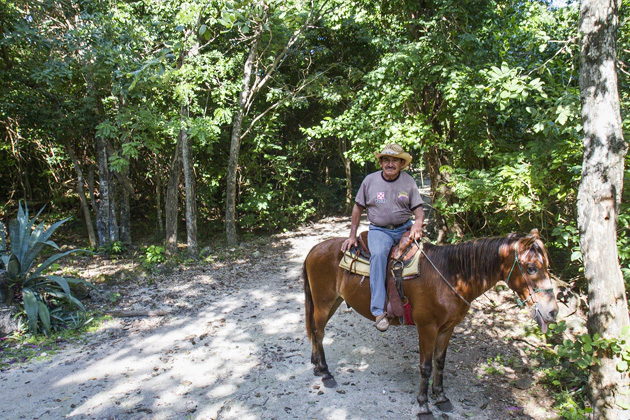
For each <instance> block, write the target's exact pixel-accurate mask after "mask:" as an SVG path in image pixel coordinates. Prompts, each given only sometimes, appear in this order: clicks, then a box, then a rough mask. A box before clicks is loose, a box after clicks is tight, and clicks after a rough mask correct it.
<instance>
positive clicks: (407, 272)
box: [339, 250, 421, 278]
mask: <svg viewBox="0 0 630 420" xmlns="http://www.w3.org/2000/svg"><path fill="white" fill-rule="evenodd" d="M353 251H354V252H353ZM420 254H421V253H420V252H416V254H415V255H414V256H413V258H411V259H410V260H409V261H404V262H403V263H402V264H403V270H402V277H403V278H408V277H415V276H417V275H418V262H419V261H420ZM339 267H341V268H343V269H344V270H348V271H350V272H351V273H354V274H358V275H360V276H367V277H369V276H370V260H369V259H367V258H366V257H364V256H363V255H361V254H358V253H356V250H351V251H350V250H348V251H346V252H344V254H343V257H342V258H341V261H339Z"/></svg>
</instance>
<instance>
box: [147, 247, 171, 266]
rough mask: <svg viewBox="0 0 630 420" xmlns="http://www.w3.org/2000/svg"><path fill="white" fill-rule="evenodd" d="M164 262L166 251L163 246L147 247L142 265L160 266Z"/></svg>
mask: <svg viewBox="0 0 630 420" xmlns="http://www.w3.org/2000/svg"><path fill="white" fill-rule="evenodd" d="M164 261H166V250H165V249H164V247H163V246H159V245H150V246H148V247H147V249H146V251H145V253H144V258H143V263H144V265H145V266H147V267H150V266H153V265H155V264H160V263H163V262H164Z"/></svg>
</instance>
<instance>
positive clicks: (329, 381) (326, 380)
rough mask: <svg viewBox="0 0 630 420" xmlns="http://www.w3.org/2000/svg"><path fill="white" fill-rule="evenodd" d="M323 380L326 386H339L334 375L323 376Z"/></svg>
mask: <svg viewBox="0 0 630 420" xmlns="http://www.w3.org/2000/svg"><path fill="white" fill-rule="evenodd" d="M322 382H323V383H324V386H325V387H326V388H336V387H337V381H335V378H333V377H332V376H331V377H330V378H322Z"/></svg>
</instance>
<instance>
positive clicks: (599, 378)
mask: <svg viewBox="0 0 630 420" xmlns="http://www.w3.org/2000/svg"><path fill="white" fill-rule="evenodd" d="M620 3H621V2H620V1H619V0H599V1H594V0H584V1H583V2H582V4H581V8H580V22H579V32H580V34H582V39H581V51H580V96H581V102H582V124H583V126H584V138H583V141H582V142H583V146H584V159H583V166H582V180H581V183H580V187H579V191H578V227H579V230H580V247H581V249H582V256H583V260H584V276H585V277H586V280H587V281H588V303H589V312H588V320H587V327H588V332H589V334H591V335H593V334H599V335H600V336H601V337H604V338H613V337H619V336H620V334H621V330H622V328H623V327H624V326H626V325H628V323H629V320H628V306H627V302H626V293H625V285H624V282H623V276H622V274H621V270H620V267H619V259H618V254H617V233H616V230H617V217H618V214H619V204H620V203H621V198H622V188H623V171H624V160H625V156H626V152H627V145H626V142H625V141H624V139H623V132H622V126H621V114H620V110H619V93H618V86H617V73H616V67H615V63H616V46H615V38H616V36H617V28H618V25H619V7H620ZM600 356H601V357H600V359H599V360H600V361H601V364H595V365H594V366H592V367H591V369H590V376H589V384H588V386H589V395H590V401H591V405H592V407H593V418H595V419H621V418H627V412H624V410H623V409H622V408H621V407H619V405H618V404H619V403H622V405H627V404H628V375H627V374H625V373H624V374H622V373H620V372H618V371H617V369H616V365H617V363H618V362H619V358H618V357H616V356H615V355H614V354H612V353H611V352H610V351H606V352H604V354H602V355H600Z"/></svg>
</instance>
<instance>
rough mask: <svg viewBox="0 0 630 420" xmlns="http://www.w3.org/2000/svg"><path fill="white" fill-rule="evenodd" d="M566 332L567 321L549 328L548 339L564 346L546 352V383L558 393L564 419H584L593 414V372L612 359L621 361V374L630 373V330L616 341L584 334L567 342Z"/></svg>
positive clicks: (557, 396)
mask: <svg viewBox="0 0 630 420" xmlns="http://www.w3.org/2000/svg"><path fill="white" fill-rule="evenodd" d="M566 329H567V326H566V323H565V322H564V321H561V322H559V323H557V324H551V325H550V326H549V331H548V332H547V334H546V335H547V337H548V338H550V339H551V340H553V341H556V342H558V341H560V342H561V344H558V345H557V346H556V347H555V349H554V350H553V351H551V350H546V351H545V353H544V357H545V358H546V359H547V363H546V366H547V367H546V368H545V369H544V370H543V374H544V376H543V380H542V381H543V383H545V384H548V385H549V386H550V388H551V389H552V390H553V391H554V394H555V397H556V401H557V402H558V405H557V408H558V410H559V414H561V415H562V416H563V418H567V419H583V418H587V417H588V414H589V413H590V412H591V408H590V407H588V405H587V401H588V397H587V394H586V392H587V382H588V374H589V370H590V368H591V367H592V366H594V365H596V364H600V363H601V361H600V359H601V358H602V357H607V358H611V357H612V358H616V359H617V360H618V362H617V370H618V371H620V372H626V373H627V372H629V371H630V368H629V362H630V326H625V327H624V328H623V329H622V332H621V334H620V336H619V337H612V338H603V337H600V336H599V335H598V334H595V335H594V336H591V335H589V334H582V335H579V336H576V337H575V338H573V339H569V338H564V339H563V338H562V337H563V335H564V332H565V331H566Z"/></svg>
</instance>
